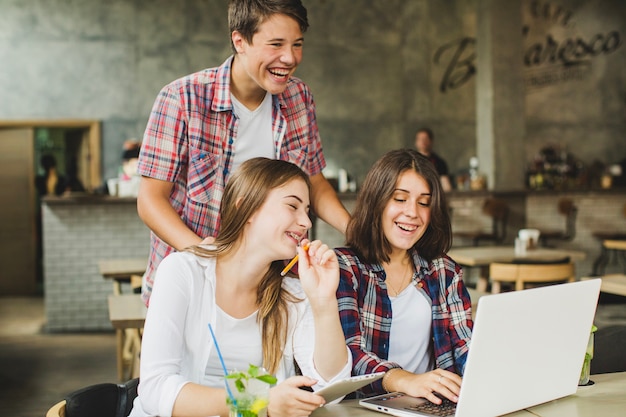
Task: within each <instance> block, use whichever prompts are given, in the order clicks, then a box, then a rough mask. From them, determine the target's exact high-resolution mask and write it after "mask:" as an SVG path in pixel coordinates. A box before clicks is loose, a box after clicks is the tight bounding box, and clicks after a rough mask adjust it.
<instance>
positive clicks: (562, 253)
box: [448, 246, 587, 292]
mask: <svg viewBox="0 0 626 417" xmlns="http://www.w3.org/2000/svg"><path fill="white" fill-rule="evenodd" d="M448 255H449V256H450V257H451V258H452V259H454V261H455V262H457V263H458V264H460V265H463V266H470V267H474V266H475V267H480V270H481V272H480V277H479V280H478V284H477V285H476V289H477V290H478V291H481V292H486V291H487V284H488V282H489V264H491V263H493V262H513V261H514V260H516V259H525V260H537V261H544V262H545V261H551V260H557V259H561V258H565V257H569V258H570V259H571V260H572V261H581V260H583V259H585V257H586V256H587V255H586V253H585V252H582V251H576V250H568V249H552V248H537V249H532V250H528V251H526V254H525V255H524V256H519V255H516V254H515V248H514V247H513V246H471V247H462V248H452V249H450V250H449V251H448Z"/></svg>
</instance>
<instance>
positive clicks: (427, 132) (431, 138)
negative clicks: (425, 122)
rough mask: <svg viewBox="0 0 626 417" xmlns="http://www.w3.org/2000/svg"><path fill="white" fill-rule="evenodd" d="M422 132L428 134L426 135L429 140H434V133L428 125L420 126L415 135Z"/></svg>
mask: <svg viewBox="0 0 626 417" xmlns="http://www.w3.org/2000/svg"><path fill="white" fill-rule="evenodd" d="M421 132H424V133H426V134H427V135H428V137H429V138H430V140H433V141H434V140H435V134H434V133H433V131H432V129H430V128H429V127H422V128H420V129H419V130H418V131H417V132H416V133H415V136H417V134H418V133H421Z"/></svg>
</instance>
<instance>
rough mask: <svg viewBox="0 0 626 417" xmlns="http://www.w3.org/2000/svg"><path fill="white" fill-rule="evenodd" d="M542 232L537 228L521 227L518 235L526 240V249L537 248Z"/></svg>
mask: <svg viewBox="0 0 626 417" xmlns="http://www.w3.org/2000/svg"><path fill="white" fill-rule="evenodd" d="M540 234H541V232H540V231H539V230H537V229H520V231H519V232H518V233H517V235H518V237H519V238H520V239H521V240H523V241H524V242H526V249H535V248H536V247H537V245H538V243H539V235H540Z"/></svg>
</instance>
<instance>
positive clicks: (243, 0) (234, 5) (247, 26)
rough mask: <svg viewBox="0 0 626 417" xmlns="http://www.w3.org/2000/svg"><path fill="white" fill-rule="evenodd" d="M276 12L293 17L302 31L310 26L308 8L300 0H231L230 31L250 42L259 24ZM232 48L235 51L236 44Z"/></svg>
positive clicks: (229, 4) (229, 9)
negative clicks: (239, 34) (237, 33)
mask: <svg viewBox="0 0 626 417" xmlns="http://www.w3.org/2000/svg"><path fill="white" fill-rule="evenodd" d="M275 14H284V15H286V16H289V17H291V18H292V19H294V20H295V21H296V22H298V25H299V26H300V30H301V31H302V33H304V32H306V30H307V29H308V27H309V21H308V19H307V11H306V8H305V7H304V6H303V5H302V2H301V1H300V0H229V2H228V28H229V30H230V33H231V34H232V33H233V32H235V31H237V32H239V33H241V35H242V36H243V38H244V39H245V40H246V42H248V43H252V37H253V36H254V34H255V33H257V32H258V30H259V26H260V25H261V24H262V23H263V22H265V20H267V19H268V18H269V17H271V16H273V15H275ZM230 43H231V45H230V46H231V48H232V49H233V51H235V45H233V43H232V39H231V42H230Z"/></svg>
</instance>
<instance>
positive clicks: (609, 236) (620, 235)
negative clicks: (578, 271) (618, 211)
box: [591, 204, 626, 276]
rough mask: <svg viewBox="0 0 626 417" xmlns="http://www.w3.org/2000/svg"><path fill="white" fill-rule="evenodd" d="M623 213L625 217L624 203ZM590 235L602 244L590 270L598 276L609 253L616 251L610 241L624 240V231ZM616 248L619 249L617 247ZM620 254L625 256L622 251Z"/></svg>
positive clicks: (604, 265) (602, 270)
mask: <svg viewBox="0 0 626 417" xmlns="http://www.w3.org/2000/svg"><path fill="white" fill-rule="evenodd" d="M623 215H624V217H625V218H626V204H625V205H624V212H623ZM592 235H593V237H595V238H596V239H598V240H599V241H600V244H601V245H602V246H601V249H600V256H598V257H597V258H596V260H595V261H594V262H593V271H592V272H591V275H592V276H600V275H603V274H604V269H605V268H606V265H607V264H608V263H609V260H610V258H611V255H612V254H614V253H615V252H616V250H615V249H616V248H614V247H613V246H614V244H612V243H611V242H616V241H617V242H619V241H626V231H617V232H605V231H598V232H593V233H592ZM607 242H609V243H608V245H607ZM617 249H618V250H619V248H617ZM622 256H623V257H624V258H626V255H624V253H622ZM625 268H626V267H625Z"/></svg>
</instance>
